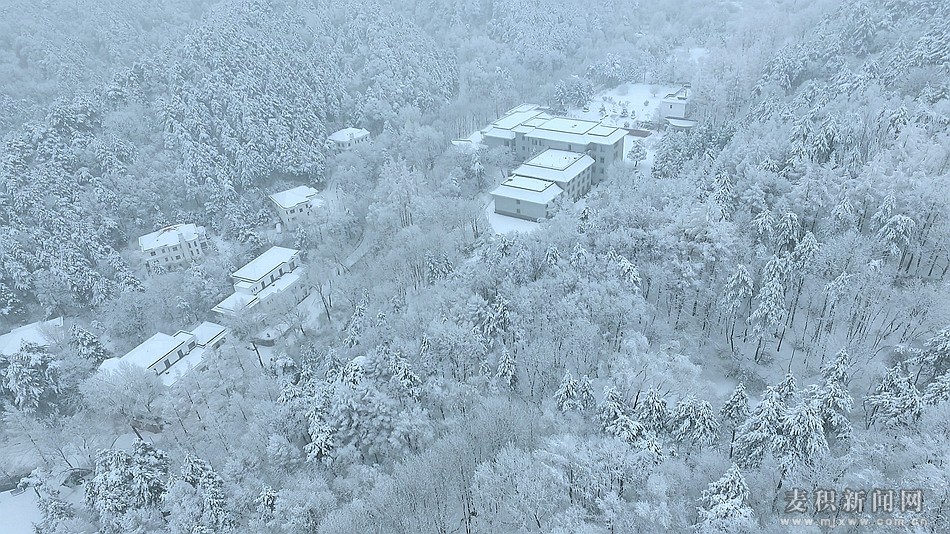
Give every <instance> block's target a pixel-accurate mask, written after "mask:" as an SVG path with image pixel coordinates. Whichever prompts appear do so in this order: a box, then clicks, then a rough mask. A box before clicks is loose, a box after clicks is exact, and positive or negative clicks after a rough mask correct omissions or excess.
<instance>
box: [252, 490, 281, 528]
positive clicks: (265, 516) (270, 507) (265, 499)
mask: <svg viewBox="0 0 950 534" xmlns="http://www.w3.org/2000/svg"><path fill="white" fill-rule="evenodd" d="M277 498H278V493H277V490H275V489H274V488H272V487H270V486H268V485H267V484H264V485H263V486H261V492H260V494H258V496H257V513H258V517H259V518H260V520H261V521H262V522H264V523H266V522H267V521H270V520H271V519H272V518H273V517H274V511H275V510H276V509H277Z"/></svg>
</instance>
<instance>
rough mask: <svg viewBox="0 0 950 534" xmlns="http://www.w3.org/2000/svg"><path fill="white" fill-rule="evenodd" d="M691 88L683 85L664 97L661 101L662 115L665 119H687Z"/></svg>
mask: <svg viewBox="0 0 950 534" xmlns="http://www.w3.org/2000/svg"><path fill="white" fill-rule="evenodd" d="M689 112H690V105H689V88H688V87H683V88H681V89H680V90H679V91H677V92H675V93H670V94H668V95H666V96H665V97H663V100H662V101H661V102H660V117H662V118H664V119H668V118H673V119H685V118H686V117H688V116H689Z"/></svg>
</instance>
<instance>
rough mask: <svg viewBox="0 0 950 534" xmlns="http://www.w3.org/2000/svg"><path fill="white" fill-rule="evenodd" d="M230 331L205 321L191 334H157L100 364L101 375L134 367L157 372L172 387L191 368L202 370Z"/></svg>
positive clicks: (185, 331)
mask: <svg viewBox="0 0 950 534" xmlns="http://www.w3.org/2000/svg"><path fill="white" fill-rule="evenodd" d="M226 336H227V328H225V327H223V326H221V325H219V324H216V323H211V322H208V321H205V322H203V323H201V324H199V325H198V326H196V327H195V328H193V329H192V330H190V331H187V330H179V331H178V332H175V335H172V336H170V335H168V334H164V333H162V332H158V333H157V334H155V335H153V336H152V337H150V338H148V339H146V340H145V341H143V342H142V343H141V344H140V345H138V346H137V347H135V348H134V349H132V350H130V351H129V352H127V353H126V354H125V355H124V356H121V357H118V358H109V359H108V360H105V361H104V362H102V364H100V365H99V371H100V372H110V371H117V370H119V369H121V368H122V367H123V366H128V365H131V366H135V367H141V368H142V369H147V370H149V371H154V372H155V373H156V374H157V375H158V376H159V378H160V379H161V380H162V383H164V384H165V385H166V386H171V385H172V384H174V383H175V382H177V381H178V380H180V379H181V377H183V376H184V375H185V374H187V373H188V372H189V371H191V370H192V369H195V368H197V367H200V366H201V365H202V363H203V362H204V359H205V357H206V356H207V355H208V353H209V352H210V351H213V350H215V349H217V348H218V347H220V346H221V345H223V344H224V341H225V338H226Z"/></svg>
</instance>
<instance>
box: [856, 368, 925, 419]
mask: <svg viewBox="0 0 950 534" xmlns="http://www.w3.org/2000/svg"><path fill="white" fill-rule="evenodd" d="M865 402H867V405H868V407H869V408H870V415H869V420H870V421H871V423H875V422H878V421H880V422H881V423H883V424H884V425H885V426H889V427H902V426H911V425H913V424H915V423H916V422H917V420H918V419H920V415H921V412H922V410H923V399H922V397H921V395H920V391H918V390H917V386H916V385H914V379H913V377H911V376H910V375H907V374H905V373H904V371H903V369H902V368H901V366H900V365H895V366H894V367H892V368H890V369H888V370H887V372H886V373H885V374H884V376H883V377H882V378H881V382H880V383H878V385H877V387H876V388H875V390H874V393H872V394H871V395H868V396H867V397H866V398H865Z"/></svg>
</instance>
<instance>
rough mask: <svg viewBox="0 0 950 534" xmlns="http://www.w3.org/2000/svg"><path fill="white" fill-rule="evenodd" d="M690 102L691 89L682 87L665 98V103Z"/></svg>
mask: <svg viewBox="0 0 950 534" xmlns="http://www.w3.org/2000/svg"><path fill="white" fill-rule="evenodd" d="M686 100H689V88H687V87H682V88H680V89H679V90H678V91H676V92H675V93H669V94H668V95H666V96H665V97H663V101H664V102H677V101H686Z"/></svg>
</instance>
